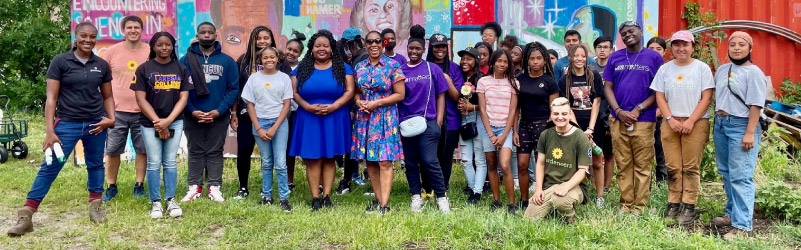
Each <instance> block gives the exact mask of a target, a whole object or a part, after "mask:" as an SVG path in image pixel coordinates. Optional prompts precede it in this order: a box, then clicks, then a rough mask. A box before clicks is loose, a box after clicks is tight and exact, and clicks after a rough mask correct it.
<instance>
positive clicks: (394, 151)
mask: <svg viewBox="0 0 801 250" xmlns="http://www.w3.org/2000/svg"><path fill="white" fill-rule="evenodd" d="M355 70H356V87H357V88H358V91H359V93H361V95H362V96H361V100H364V101H374V100H378V99H381V98H385V97H388V96H390V95H392V93H393V91H392V85H393V84H394V83H396V82H398V81H402V80H404V79H406V77H405V76H403V71H401V65H400V64H399V63H398V62H396V61H395V60H392V59H390V58H389V57H387V56H385V55H382V56H381V59H380V60H379V62H378V64H376V65H375V66H373V65H370V60H364V61H362V62H359V63H358V64H356V68H355ZM399 123H400V121H399V119H398V107H397V106H396V105H389V106H381V107H378V108H376V109H375V110H374V111H373V112H371V113H367V112H362V111H358V110H357V112H356V119H355V120H354V122H353V133H352V138H353V144H352V146H351V150H350V151H351V154H350V155H351V158H353V159H356V160H368V161H396V160H401V159H402V157H403V149H402V148H401V143H400V131H399V130H398V124H399Z"/></svg>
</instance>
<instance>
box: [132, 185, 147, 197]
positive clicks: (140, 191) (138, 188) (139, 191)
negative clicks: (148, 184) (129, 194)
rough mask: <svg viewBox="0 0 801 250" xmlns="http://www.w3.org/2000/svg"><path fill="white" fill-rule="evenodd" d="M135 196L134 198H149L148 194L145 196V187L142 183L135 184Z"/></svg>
mask: <svg viewBox="0 0 801 250" xmlns="http://www.w3.org/2000/svg"><path fill="white" fill-rule="evenodd" d="M133 196H134V198H145V197H147V194H145V185H144V184H142V183H136V184H134V188H133Z"/></svg>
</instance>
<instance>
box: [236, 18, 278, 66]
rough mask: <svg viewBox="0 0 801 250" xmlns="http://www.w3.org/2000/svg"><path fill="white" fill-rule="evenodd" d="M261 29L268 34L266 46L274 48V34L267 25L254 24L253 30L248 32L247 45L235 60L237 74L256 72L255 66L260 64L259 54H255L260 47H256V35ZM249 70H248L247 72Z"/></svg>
mask: <svg viewBox="0 0 801 250" xmlns="http://www.w3.org/2000/svg"><path fill="white" fill-rule="evenodd" d="M262 31H266V32H267V34H268V35H270V40H271V41H272V42H270V45H268V46H267V47H273V48H275V36H273V31H272V30H271V29H270V28H268V27H267V26H256V28H254V29H253V31H251V32H250V40H248V47H247V49H245V54H242V56H240V57H239V60H236V61H237V63H239V74H240V75H243V74H244V75H248V76H249V75H250V74H252V73H253V72H256V66H257V65H261V63H260V62H259V60H261V58H259V56H257V55H256V53H257V52H259V51H260V50H262V49H260V48H256V37H258V36H259V33H261V32H262ZM248 71H249V72H248Z"/></svg>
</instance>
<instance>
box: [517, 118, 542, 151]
mask: <svg viewBox="0 0 801 250" xmlns="http://www.w3.org/2000/svg"><path fill="white" fill-rule="evenodd" d="M546 125H548V120H547V119H546V120H541V121H532V120H522V119H521V120H520V130H518V137H519V139H520V147H519V148H518V150H517V153H518V154H531V153H532V151H534V150H536V149H537V143H538V142H539V141H540V134H542V131H543V130H545V126H546Z"/></svg>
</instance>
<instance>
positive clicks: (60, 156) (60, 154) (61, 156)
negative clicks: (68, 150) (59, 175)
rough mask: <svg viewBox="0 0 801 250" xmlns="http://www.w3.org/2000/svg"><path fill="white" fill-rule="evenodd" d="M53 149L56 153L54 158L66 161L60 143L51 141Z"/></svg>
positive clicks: (61, 161)
mask: <svg viewBox="0 0 801 250" xmlns="http://www.w3.org/2000/svg"><path fill="white" fill-rule="evenodd" d="M53 151H54V152H55V153H56V159H58V162H59V163H64V162H65V161H67V158H66V157H64V151H62V150H61V144H60V143H58V142H56V143H53Z"/></svg>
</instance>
